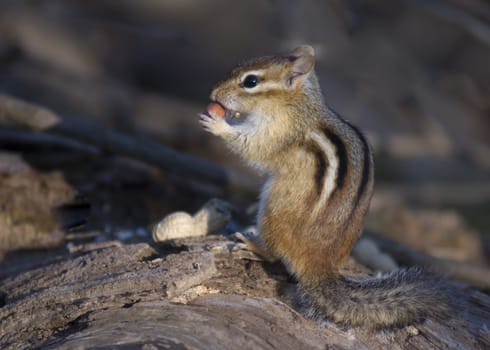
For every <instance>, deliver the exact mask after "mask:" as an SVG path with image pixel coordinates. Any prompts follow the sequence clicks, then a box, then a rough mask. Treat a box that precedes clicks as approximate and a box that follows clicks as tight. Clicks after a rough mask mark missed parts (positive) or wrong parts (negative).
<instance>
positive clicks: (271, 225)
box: [201, 46, 445, 327]
mask: <svg viewBox="0 0 490 350" xmlns="http://www.w3.org/2000/svg"><path fill="white" fill-rule="evenodd" d="M313 66H314V52H313V49H312V48H311V47H309V46H301V47H299V48H297V49H296V50H294V51H293V52H292V53H290V54H288V55H285V56H270V57H263V58H259V59H254V60H250V61H247V62H244V63H242V64H240V65H239V66H238V67H237V68H235V69H234V70H233V71H232V72H231V73H230V75H229V76H228V77H227V78H226V79H224V80H223V81H222V82H220V83H219V84H218V85H217V86H216V87H215V88H214V90H213V92H212V93H211V99H212V100H213V101H216V102H218V103H220V104H221V105H222V106H223V107H224V108H225V109H226V110H227V111H229V113H228V114H227V117H226V118H225V119H222V118H217V117H215V116H212V115H210V114H209V113H203V114H202V115H201V122H202V123H203V126H204V127H205V128H206V129H207V130H208V131H210V132H212V133H214V134H215V135H218V136H220V137H221V138H223V139H224V140H225V141H226V143H227V145H228V146H229V147H230V148H231V149H232V150H233V151H235V152H236V153H237V154H239V155H240V156H241V157H242V158H243V159H244V160H245V161H246V162H248V163H249V164H250V165H251V166H253V167H255V168H256V169H258V170H259V171H261V172H264V173H266V174H267V175H268V180H267V182H266V184H265V185H264V188H263V190H262V194H261V200H260V208H259V215H258V223H257V224H258V228H259V231H260V234H261V236H262V239H263V241H264V244H265V249H266V250H267V252H268V255H269V256H270V255H272V256H274V257H276V258H279V259H281V260H282V261H283V262H284V264H285V265H286V266H287V267H288V269H289V271H290V272H291V273H292V274H294V275H295V276H296V278H297V279H298V281H299V284H300V286H301V287H302V288H303V291H304V298H303V299H304V301H305V302H306V303H307V304H308V305H310V306H311V307H312V308H313V309H314V310H316V311H315V312H313V314H318V313H320V314H322V315H323V316H324V317H326V318H328V319H331V320H333V321H336V322H339V323H344V324H352V325H361V324H363V325H367V326H369V327H378V326H383V327H385V326H397V325H402V324H407V323H410V322H413V321H416V320H417V319H418V317H420V316H423V315H424V314H425V313H430V312H432V311H433V310H434V309H435V308H437V306H436V304H437V303H435V302H434V300H433V299H434V298H433V297H434V296H435V295H437V294H438V293H440V292H441V289H440V288H435V289H431V288H430V287H429V286H428V283H427V282H428V280H429V279H430V278H428V277H425V275H423V274H422V273H420V272H419V271H414V270H408V271H401V272H399V273H398V274H396V273H394V274H390V275H387V276H384V277H381V278H379V279H370V280H367V281H357V282H356V281H350V280H347V279H345V278H344V277H342V276H340V274H339V272H338V271H339V267H340V266H341V265H342V264H343V262H344V260H345V259H346V258H347V257H348V256H349V254H350V252H351V250H352V247H353V246H354V244H355V242H356V241H357V239H358V238H359V235H360V233H361V230H362V226H363V221H364V217H365V215H366V212H367V210H368V206H369V202H370V199H371V195H372V191H373V184H374V161H373V156H372V153H371V150H370V148H369V145H368V143H367V142H366V139H365V137H364V136H363V135H362V133H361V132H360V131H359V130H358V129H357V128H356V127H354V126H353V125H351V124H350V123H348V122H347V121H345V120H343V119H342V118H341V117H339V116H338V115H337V114H335V113H334V112H333V111H332V110H330V109H329V108H328V107H327V106H326V105H325V103H324V101H323V96H322V93H321V90H320V86H319V84H318V80H317V78H316V75H315V73H314V70H313ZM250 74H254V75H257V76H258V77H259V81H260V82H259V84H258V85H257V86H256V87H246V86H245V84H244V77H246V76H247V75H250ZM235 112H239V114H236V113H235ZM232 115H238V116H239V117H237V118H233V117H230V116H232ZM424 297H427V298H428V299H427V302H428V303H431V304H432V305H430V306H429V305H428V306H427V308H425V310H424V305H426V303H425V301H424V299H423V298H424ZM412 304H413V305H412ZM396 305H400V307H399V308H397V306H396ZM376 310H377V311H376ZM393 310H396V312H394V311H393ZM440 310H445V309H444V307H441V308H440ZM422 311H424V312H422ZM370 314H372V315H370Z"/></svg>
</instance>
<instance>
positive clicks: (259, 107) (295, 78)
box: [211, 45, 316, 124]
mask: <svg viewBox="0 0 490 350" xmlns="http://www.w3.org/2000/svg"><path fill="white" fill-rule="evenodd" d="M314 65H315V53H314V50H313V48H312V47H311V46H308V45H303V46H300V47H298V48H296V49H295V50H293V51H292V52H291V53H289V54H286V55H282V56H266V57H260V58H256V59H251V60H248V61H245V62H243V63H241V64H240V65H238V66H237V67H236V68H235V69H233V70H232V71H231V73H230V74H229V75H228V77H227V78H225V79H224V80H222V81H221V82H220V83H218V84H217V85H216V86H215V88H214V89H213V91H212V93H211V99H212V100H213V101H216V102H218V103H219V104H221V105H222V106H223V107H224V109H225V111H226V120H227V121H228V122H229V123H230V124H240V123H241V122H243V120H244V119H246V118H248V117H254V116H255V117H268V116H270V117H271V118H272V117H273V116H278V115H280V114H281V113H282V114H284V111H282V110H278V108H285V106H286V107H287V106H288V105H289V106H292V105H294V104H295V101H294V100H296V99H298V98H302V97H304V95H305V90H308V89H310V88H311V87H312V86H311V84H312V81H311V79H309V78H310V77H311V76H312V75H314V73H313V68H314ZM315 84H316V79H315ZM298 102H299V101H298ZM298 104H299V103H298Z"/></svg>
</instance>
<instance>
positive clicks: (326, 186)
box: [311, 133, 339, 210]
mask: <svg viewBox="0 0 490 350" xmlns="http://www.w3.org/2000/svg"><path fill="white" fill-rule="evenodd" d="M311 138H312V139H313V140H314V141H316V143H317V144H318V146H320V148H321V150H322V151H323V153H325V155H326V156H327V160H328V166H327V169H326V172H327V176H325V182H324V183H323V187H322V191H321V194H320V199H319V200H318V203H317V205H316V208H315V209H316V210H318V209H321V208H323V207H324V206H325V204H326V202H327V200H328V198H329V197H330V195H331V194H332V192H333V191H334V190H335V187H336V183H335V180H336V179H337V176H338V169H339V159H338V157H337V149H336V147H335V145H334V144H333V143H332V142H331V141H330V140H329V139H328V138H327V137H326V136H325V135H320V134H317V133H312V134H311Z"/></svg>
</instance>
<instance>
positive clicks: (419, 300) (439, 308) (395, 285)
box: [302, 268, 458, 329]
mask: <svg viewBox="0 0 490 350" xmlns="http://www.w3.org/2000/svg"><path fill="white" fill-rule="evenodd" d="M302 287H303V292H304V295H303V304H304V305H305V306H306V307H307V308H308V313H309V314H310V316H313V317H315V318H325V319H328V320H330V321H333V322H335V323H339V324H345V325H351V326H364V327H368V328H372V329H376V328H389V327H401V326H405V325H408V324H411V323H414V322H417V321H420V320H422V319H423V318H425V317H428V316H430V317H434V318H441V317H448V316H449V315H451V311H453V310H454V309H453V307H455V305H452V303H453V302H455V301H456V300H458V298H456V297H454V298H452V297H453V295H452V294H454V293H456V292H455V288H454V287H453V286H450V285H449V283H448V282H447V281H445V280H444V279H442V278H440V277H437V276H435V275H432V274H430V273H427V272H425V271H423V270H421V269H418V268H410V269H401V270H397V271H394V272H391V273H388V274H385V275H381V276H378V277H372V278H368V279H365V280H352V279H348V278H345V277H342V276H336V277H335V278H331V279H328V280H327V281H326V282H324V283H323V284H322V285H321V286H319V285H302Z"/></svg>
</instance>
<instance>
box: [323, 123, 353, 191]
mask: <svg viewBox="0 0 490 350" xmlns="http://www.w3.org/2000/svg"><path fill="white" fill-rule="evenodd" d="M322 132H323V133H324V134H325V136H326V137H327V138H328V139H329V140H330V142H332V143H333V144H334V146H335V150H336V153H337V158H338V160H339V168H338V170H337V178H336V179H335V181H336V183H337V187H336V188H335V189H336V190H337V189H340V188H342V186H343V185H344V182H345V177H346V175H347V151H346V148H345V144H344V142H343V141H342V139H341V138H340V137H339V136H338V135H337V134H335V133H334V132H333V131H332V130H330V129H328V128H326V127H324V128H322Z"/></svg>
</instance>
